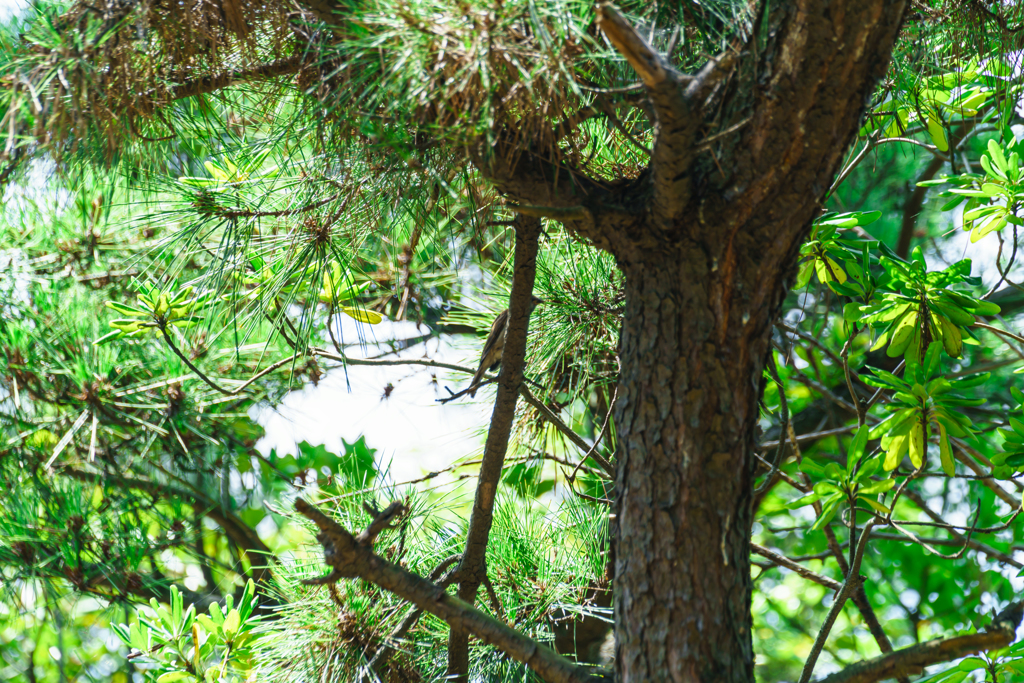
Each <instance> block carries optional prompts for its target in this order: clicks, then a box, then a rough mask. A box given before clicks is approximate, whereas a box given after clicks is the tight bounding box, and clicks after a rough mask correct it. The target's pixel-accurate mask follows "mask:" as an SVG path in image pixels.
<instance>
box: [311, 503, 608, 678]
mask: <svg viewBox="0 0 1024 683" xmlns="http://www.w3.org/2000/svg"><path fill="white" fill-rule="evenodd" d="M295 509H296V510H298V512H299V513H301V514H302V515H304V516H305V517H307V518H308V519H310V520H312V521H313V523H314V524H316V526H317V528H319V530H320V533H318V534H317V537H316V538H317V540H318V541H319V542H320V543H321V544H322V545H323V547H324V562H325V563H326V564H328V565H329V566H330V567H331V568H332V571H331V572H330V573H329V574H327V575H326V576H323V577H320V578H316V579H307V580H306V581H305V582H304V583H307V584H311V585H319V584H329V583H335V582H337V581H338V580H339V579H342V578H360V579H363V580H365V581H369V582H371V583H373V584H374V585H376V586H379V587H381V588H383V589H384V590H387V591H390V592H392V593H394V594H395V595H397V596H398V597H400V598H402V599H403V600H408V601H409V602H411V603H412V604H414V605H416V607H418V608H419V609H422V610H423V611H424V612H429V613H430V614H433V615H434V616H435V617H437V618H439V619H442V620H444V621H445V622H446V623H447V624H448V625H449V626H450V627H451V628H452V630H453V631H455V630H459V631H462V632H466V633H472V634H473V635H474V636H476V637H477V638H479V639H480V640H482V641H483V642H485V643H487V644H488V645H493V646H494V647H496V648H498V649H499V650H501V651H502V652H504V653H506V654H507V655H509V656H510V657H512V658H513V659H515V660H516V661H518V662H522V663H523V664H525V665H526V666H528V667H530V669H532V670H533V671H535V672H536V673H537V675H538V676H540V677H541V678H542V679H543V680H545V681H548V683H590V682H591V681H593V680H594V679H593V678H592V677H591V676H590V675H589V674H588V673H587V672H586V670H585V669H583V668H582V667H579V666H576V665H575V664H573V663H572V662H570V661H569V660H568V659H566V658H564V657H560V656H559V655H557V654H555V652H554V651H552V650H551V649H550V648H547V647H545V646H543V645H540V644H538V643H537V642H536V641H534V640H532V639H530V638H527V637H526V636H524V635H523V634H521V633H519V632H517V631H515V630H513V629H512V628H510V627H509V626H507V625H506V624H504V623H502V622H501V621H499V620H498V619H495V618H494V617H491V616H490V615H487V614H484V613H483V612H481V611H480V610H478V609H476V608H474V607H473V606H472V605H469V604H467V603H466V602H464V601H462V600H460V599H458V598H456V597H453V596H451V595H448V594H447V593H445V592H444V590H443V589H442V588H441V587H439V586H437V585H436V584H434V583H432V582H431V581H428V580H426V579H424V578H423V577H421V576H417V575H416V574H413V573H412V572H410V571H408V570H406V569H404V568H402V567H400V566H398V565H395V564H392V563H390V562H388V561H387V560H385V559H384V558H382V557H380V556H379V555H376V554H374V553H373V551H371V550H370V549H369V548H368V547H367V546H365V545H361V544H359V543H358V542H357V541H356V539H355V537H353V536H352V534H351V533H350V532H349V531H348V530H346V529H344V528H343V527H342V526H341V525H339V524H338V523H337V522H335V521H334V520H333V519H331V518H330V517H328V516H327V515H325V514H324V513H322V512H320V511H319V510H318V509H316V508H315V507H313V506H312V505H310V504H309V503H307V502H306V501H304V500H302V499H301V498H300V499H298V500H296V501H295Z"/></svg>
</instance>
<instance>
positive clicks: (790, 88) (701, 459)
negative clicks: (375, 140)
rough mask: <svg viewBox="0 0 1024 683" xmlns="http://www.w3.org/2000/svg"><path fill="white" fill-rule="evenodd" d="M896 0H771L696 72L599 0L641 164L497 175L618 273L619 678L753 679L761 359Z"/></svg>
mask: <svg viewBox="0 0 1024 683" xmlns="http://www.w3.org/2000/svg"><path fill="white" fill-rule="evenodd" d="M904 6H905V3H904V2H902V1H892V0H833V1H832V2H827V1H826V0H803V1H796V2H783V3H771V7H770V8H769V10H768V11H767V13H766V12H765V10H764V5H763V4H762V8H761V9H760V10H758V12H757V14H756V15H755V16H757V17H758V26H759V27H760V28H759V30H757V31H755V35H754V36H753V37H752V38H751V39H750V40H749V41H748V42H747V43H746V44H745V45H736V46H735V47H734V49H733V50H732V51H730V52H728V53H726V54H723V55H721V56H720V57H719V58H717V59H714V60H711V61H710V62H709V64H708V66H707V67H706V68H705V69H703V70H702V71H701V72H700V73H698V74H696V75H694V76H686V75H682V74H679V73H677V72H675V71H674V70H673V69H672V67H671V65H670V64H669V63H668V62H667V61H666V60H664V59H663V58H662V57H661V56H660V55H658V54H657V53H656V52H655V51H654V50H653V49H651V48H650V46H649V45H647V44H646V42H645V41H644V39H643V38H642V37H641V36H640V35H639V34H638V33H637V32H636V31H634V30H633V29H632V27H631V26H630V25H629V24H628V23H627V22H626V21H625V20H624V19H623V18H622V17H621V16H619V15H618V14H617V13H616V12H615V11H614V10H613V9H611V8H610V7H602V8H601V10H600V11H599V22H600V27H601V29H602V31H603V32H604V34H605V35H606V36H607V37H608V38H609V40H610V42H611V43H612V44H613V45H614V46H615V47H616V49H617V50H618V51H619V52H620V53H621V54H622V55H623V56H624V57H625V58H626V60H627V61H628V62H629V63H630V65H631V66H632V67H633V69H634V70H635V71H636V72H637V73H638V75H639V76H640V77H641V79H642V80H643V82H644V85H645V87H646V90H647V92H648V95H649V97H650V101H651V104H652V107H653V109H654V112H655V116H656V121H655V123H656V135H655V144H654V148H653V150H652V155H651V164H650V167H649V169H648V171H647V172H646V173H645V174H644V175H642V176H641V177H640V178H639V179H637V180H636V181H633V182H629V183H624V184H620V185H617V186H614V187H610V188H609V187H608V186H602V185H601V184H599V183H596V182H591V181H588V180H587V179H586V178H584V177H582V176H583V174H581V173H580V172H579V171H578V169H565V170H566V171H568V172H561V173H556V172H555V169H551V168H543V165H542V164H540V163H539V162H532V163H531V162H529V161H523V160H520V162H519V163H518V164H517V165H516V166H515V167H514V168H513V167H500V166H499V164H498V163H497V162H491V166H490V167H489V169H488V172H489V174H490V175H491V177H492V178H493V179H494V180H495V182H496V184H497V185H498V187H499V188H500V189H501V190H503V191H504V192H505V193H506V194H507V195H508V196H509V197H511V198H512V199H513V200H515V201H516V202H518V203H519V204H520V205H521V206H522V207H523V208H522V210H523V211H524V212H530V213H532V214H534V215H538V214H545V215H548V216H550V217H552V218H556V219H558V220H562V221H563V222H564V223H565V225H566V226H567V228H569V229H570V230H572V231H574V232H575V233H576V234H578V235H580V236H582V237H584V238H587V239H589V240H591V241H592V242H593V243H594V244H596V245H597V246H599V247H601V248H604V249H606V250H608V251H610V252H611V253H612V254H613V255H614V256H615V257H616V259H617V260H618V263H619V265H620V267H621V268H622V270H623V272H624V274H625V278H626V306H625V315H624V320H623V327H622V336H621V343H620V360H621V368H622V374H621V379H620V385H619V401H618V404H617V407H616V415H615V417H616V428H617V430H618V434H619V452H618V454H617V457H618V477H617V481H616V519H615V524H614V526H613V549H614V553H615V557H616V565H615V584H614V586H615V630H616V638H617V658H616V666H617V673H618V679H619V680H620V681H621V682H622V683H633V682H636V681H645V682H646V681H659V682H660V681H676V682H680V681H687V682H690V681H707V682H709V683H710V682H711V681H714V682H715V683H720V682H725V681H729V682H732V681H735V682H737V683H738V682H741V681H742V682H744V683H747V682H749V681H752V680H753V652H752V647H751V634H750V629H751V618H750V597H751V582H750V563H749V543H750V531H751V519H752V511H751V495H752V492H751V483H752V473H753V468H754V458H753V455H752V452H753V449H754V446H755V444H756V434H755V430H756V425H757V416H758V410H757V402H758V399H759V397H760V396H761V392H762V390H763V382H762V379H761V378H762V369H763V365H764V362H765V359H766V356H767V353H768V350H769V344H770V340H771V330H772V325H773V323H774V321H775V318H776V316H777V314H778V312H779V310H780V307H781V303H782V300H783V297H784V295H785V292H786V286H787V284H786V283H787V281H788V280H789V279H790V277H791V275H792V274H793V272H794V270H795V265H796V261H797V259H798V253H799V247H800V243H801V242H802V241H803V239H804V238H805V237H806V235H807V233H808V230H809V228H810V225H811V222H812V221H813V219H814V217H815V216H816V215H818V212H819V211H820V208H821V205H820V202H821V199H822V197H823V196H824V194H825V192H826V191H827V190H828V188H829V187H830V185H831V183H832V180H833V178H834V177H835V175H836V173H837V171H838V170H839V167H840V164H841V162H842V158H843V154H844V152H845V151H846V149H847V148H848V146H849V144H850V143H851V142H852V140H853V138H854V136H855V135H856V132H857V129H858V126H859V121H860V116H861V114H862V112H863V109H864V105H865V102H866V101H867V99H868V98H869V97H870V95H871V93H872V92H873V90H874V87H875V84H876V83H877V81H878V79H879V78H880V77H881V75H882V74H883V72H884V70H885V68H886V66H887V64H888V61H889V58H890V54H891V49H892V46H893V43H894V41H895V39H896V36H897V34H898V30H899V26H900V23H901V21H902V16H903V13H904ZM762 22H763V23H762ZM762 28H763V30H761V29H762ZM567 177H571V178H572V180H571V181H566V180H561V181H559V178H561V179H565V178H567Z"/></svg>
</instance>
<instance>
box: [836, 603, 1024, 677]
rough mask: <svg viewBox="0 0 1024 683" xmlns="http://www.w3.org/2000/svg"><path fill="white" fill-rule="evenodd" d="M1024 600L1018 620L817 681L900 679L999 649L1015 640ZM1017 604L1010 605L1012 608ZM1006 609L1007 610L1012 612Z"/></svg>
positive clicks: (931, 643) (999, 621)
mask: <svg viewBox="0 0 1024 683" xmlns="http://www.w3.org/2000/svg"><path fill="white" fill-rule="evenodd" d="M1020 605H1021V603H1016V604H1015V605H1014V606H1015V607H1017V609H1018V611H1017V613H1016V615H1015V617H1016V618H1015V619H1014V618H1012V617H1013V616H1014V615H1011V618H1009V619H1006V620H1002V619H999V618H998V617H997V619H996V621H995V623H994V624H993V626H994V628H992V629H991V630H989V631H986V632H983V633H971V634H969V635H966V636H957V637H955V638H938V639H936V640H930V641H928V642H927V643H921V644H920V645H913V646H911V647H907V648H903V649H902V650H897V651H895V652H891V653H889V654H887V655H883V656H881V657H876V658H874V659H869V660H867V661H865V662H858V663H857V664H854V665H853V666H849V667H847V668H845V669H843V670H842V671H840V672H838V673H834V674H832V675H831V676H826V677H825V678H823V679H821V680H820V681H819V682H818V683H874V681H881V680H885V679H887V678H897V677H899V676H908V675H911V674H919V673H921V672H922V671H923V670H924V668H925V667H926V666H930V665H932V664H938V663H940V662H948V661H952V660H954V659H959V658H960V657H964V656H966V655H970V654H974V653H976V652H984V651H986V650H998V649H999V648H1003V647H1006V646H1007V645H1009V644H1010V643H1012V642H1013V638H1014V635H1015V633H1016V630H1017V625H1018V624H1019V623H1020V612H1019V608H1020ZM1014 606H1011V610H1012V608H1013V607H1014ZM1011 610H1007V611H1011Z"/></svg>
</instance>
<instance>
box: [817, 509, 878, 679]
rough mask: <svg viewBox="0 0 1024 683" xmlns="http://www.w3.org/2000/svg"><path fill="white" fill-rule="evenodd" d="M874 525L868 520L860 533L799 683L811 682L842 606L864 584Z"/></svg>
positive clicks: (873, 522)
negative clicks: (863, 562)
mask: <svg viewBox="0 0 1024 683" xmlns="http://www.w3.org/2000/svg"><path fill="white" fill-rule="evenodd" d="M874 525H875V521H874V520H870V521H868V523H867V524H865V525H864V531H863V532H862V533H861V539H860V543H858V544H857V552H856V553H855V554H854V556H853V564H852V565H850V572H849V573H848V574H847V575H846V581H845V582H844V583H843V587H842V588H841V589H840V590H839V592H838V593H836V596H835V598H834V599H833V600H832V607H831V609H829V611H828V615H827V616H826V617H825V623H823V624H822V625H821V630H820V631H818V637H817V638H816V639H815V640H814V645H813V647H812V648H811V654H810V656H808V657H807V662H806V663H805V664H804V670H803V673H802V674H801V675H800V683H807V682H808V681H809V680H811V674H812V673H813V672H814V665H815V664H816V663H817V661H818V655H819V654H821V649H822V648H823V647H824V646H825V641H826V640H828V634H829V632H830V631H831V630H832V625H833V624H835V623H836V619H837V618H838V617H839V613H840V612H841V611H843V605H844V604H845V603H846V600H847V599H848V598H850V597H851V596H852V595H853V594H854V592H856V590H857V589H858V588H859V587H860V586H861V585H863V583H864V578H863V577H862V576H861V575H860V563H861V560H862V559H863V558H864V551H865V550H866V549H867V547H868V540H869V539H870V537H871V527H873V526H874Z"/></svg>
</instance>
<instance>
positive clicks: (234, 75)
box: [168, 55, 302, 101]
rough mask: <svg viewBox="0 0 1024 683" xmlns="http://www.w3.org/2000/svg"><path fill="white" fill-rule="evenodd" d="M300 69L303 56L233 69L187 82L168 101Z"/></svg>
mask: <svg viewBox="0 0 1024 683" xmlns="http://www.w3.org/2000/svg"><path fill="white" fill-rule="evenodd" d="M300 68H302V56H301V55H297V56H294V57H288V58H286V59H279V60H277V61H276V62H270V63H269V64H260V65H259V66H254V67H252V68H250V69H232V70H231V71H225V72H223V73H219V74H216V75H214V76H203V77H202V78H196V79H194V80H191V81H185V82H184V83H182V84H181V85H178V86H175V87H174V88H172V89H171V91H170V93H169V97H168V100H169V101H174V100H180V99H183V98H186V97H195V96H196V95H205V94H206V93H211V92H214V91H216V90H220V89H221V88H226V87H228V86H229V85H232V84H234V83H238V82H239V81H248V82H252V81H265V80H267V79H270V78H274V77H275V76H283V75H284V74H289V73H295V72H296V71H298V70H299V69H300Z"/></svg>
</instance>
